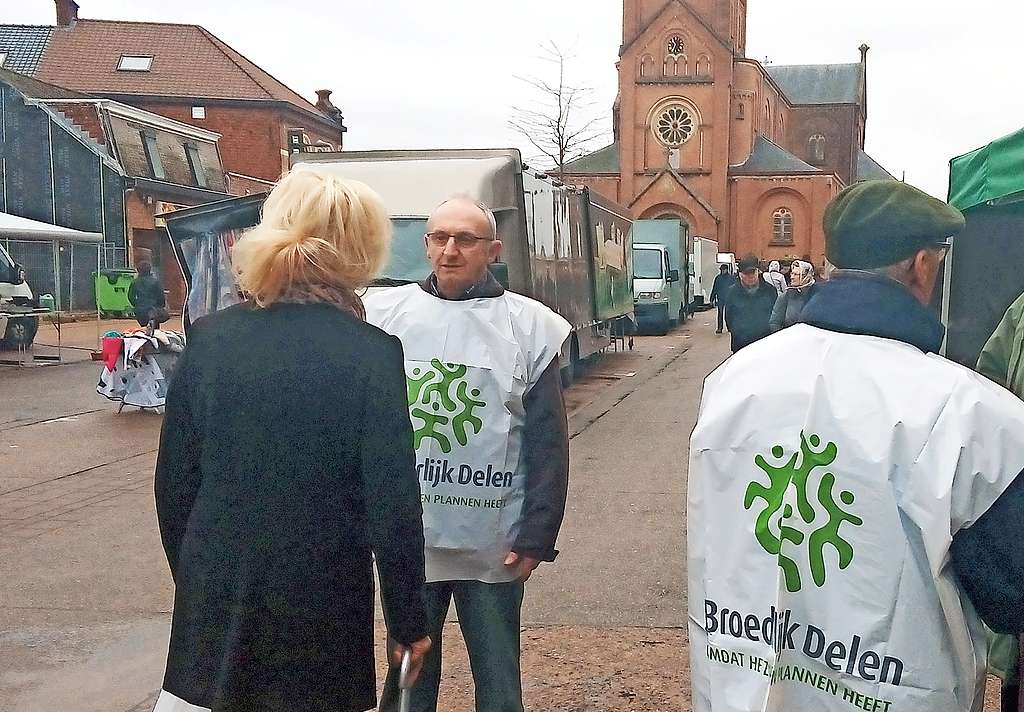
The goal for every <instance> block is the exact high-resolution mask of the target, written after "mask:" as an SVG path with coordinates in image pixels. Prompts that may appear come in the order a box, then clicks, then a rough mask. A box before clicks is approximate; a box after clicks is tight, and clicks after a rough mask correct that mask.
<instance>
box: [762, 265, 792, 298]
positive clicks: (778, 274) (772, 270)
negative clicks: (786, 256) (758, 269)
mask: <svg viewBox="0 0 1024 712" xmlns="http://www.w3.org/2000/svg"><path fill="white" fill-rule="evenodd" d="M764 281H765V282H767V283H768V284H770V285H772V286H773V287H775V291H776V292H778V293H779V294H782V293H783V292H785V291H786V289H787V287H788V286H787V284H786V276H785V275H784V274H782V265H780V264H779V261H778V260H772V261H771V263H769V265H768V271H767V272H765V273H764Z"/></svg>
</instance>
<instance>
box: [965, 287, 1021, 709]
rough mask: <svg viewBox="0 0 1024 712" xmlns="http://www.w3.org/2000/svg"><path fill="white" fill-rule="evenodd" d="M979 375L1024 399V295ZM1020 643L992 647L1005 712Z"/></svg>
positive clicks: (1015, 680)
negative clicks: (1001, 682)
mask: <svg viewBox="0 0 1024 712" xmlns="http://www.w3.org/2000/svg"><path fill="white" fill-rule="evenodd" d="M977 370H978V373H980V374H982V375H983V376H986V377H987V378H989V379H990V380H992V381H995V382H996V383H998V384H999V385H1000V386H1002V387H1003V388H1007V389H1009V390H1010V391H1011V392H1012V393H1013V394H1014V395H1015V396H1017V397H1018V398H1021V399H1024V294H1022V295H1021V296H1020V297H1018V298H1017V300H1016V301H1015V302H1014V303H1013V304H1011V305H1010V308H1009V309H1007V310H1006V314H1004V315H1003V318H1002V320H1000V322H999V325H998V326H997V327H996V330H995V331H994V332H993V333H992V336H991V338H989V340H988V342H987V343H986V344H985V346H984V348H982V350H981V355H980V356H978V366H977ZM1019 661H1020V656H1019V644H1018V641H1017V639H1016V638H1014V637H1012V636H1009V635H996V636H994V637H993V639H992V640H991V641H990V645H989V670H991V671H992V672H994V673H995V674H996V675H998V676H999V677H1000V678H1001V679H1002V681H1003V685H1002V712H1016V711H1017V710H1018V709H1019V707H1018V705H1019V697H1020V670H1019Z"/></svg>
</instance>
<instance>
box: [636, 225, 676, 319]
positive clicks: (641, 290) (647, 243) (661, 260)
mask: <svg viewBox="0 0 1024 712" xmlns="http://www.w3.org/2000/svg"><path fill="white" fill-rule="evenodd" d="M686 241H687V230H686V226H685V225H684V224H683V223H682V222H680V221H679V220H637V221H636V222H634V223H633V313H634V314H635V316H636V320H637V326H638V327H639V328H640V329H641V330H645V331H652V332H653V333H656V334H667V333H668V331H669V329H671V328H672V327H673V326H675V325H676V324H678V323H679V322H680V321H682V320H683V319H685V318H686V305H687V304H688V303H689V289H687V287H688V283H687V281H686V280H684V279H683V278H682V275H685V274H686V272H687V265H686V257H687V255H688V251H687V246H686Z"/></svg>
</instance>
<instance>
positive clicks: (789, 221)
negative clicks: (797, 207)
mask: <svg viewBox="0 0 1024 712" xmlns="http://www.w3.org/2000/svg"><path fill="white" fill-rule="evenodd" d="M771 244H772V245H792V244H793V211H791V210H790V209H789V208H779V209H778V210H776V211H775V212H774V213H773V214H772V241H771Z"/></svg>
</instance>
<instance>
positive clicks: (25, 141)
mask: <svg viewBox="0 0 1024 712" xmlns="http://www.w3.org/2000/svg"><path fill="white" fill-rule="evenodd" d="M0 99H2V101H0V135H2V136H3V137H4V142H3V148H4V151H3V157H2V162H0V173H2V177H3V178H4V185H5V186H6V187H7V190H5V191H4V193H3V201H2V203H0V204H2V206H3V207H2V209H4V211H5V212H9V213H12V214H14V215H19V216H21V217H27V218H31V219H36V220H44V221H46V222H52V223H54V224H57V225H62V226H64V227H71V228H75V229H80V230H88V231H93V232H102V233H103V235H104V248H105V249H104V255H103V265H102V266H104V267H124V266H126V265H127V264H129V263H131V264H135V263H136V262H138V261H139V260H140V259H146V260H148V261H150V262H152V263H153V265H154V268H155V270H156V271H157V273H158V274H160V275H161V277H162V281H163V283H164V288H165V289H167V290H168V292H169V295H168V301H169V306H170V307H171V308H172V309H174V310H178V309H180V308H181V305H182V304H183V302H184V299H185V285H184V282H183V280H182V277H181V271H180V270H179V269H178V267H177V264H176V262H175V260H174V255H173V253H172V252H171V246H170V242H169V240H168V237H167V232H166V230H164V229H163V227H162V225H161V224H160V223H159V221H158V220H157V218H156V217H155V216H156V215H158V214H160V213H162V212H169V211H171V210H174V209H176V208H178V207H183V206H188V205H200V204H202V203H207V202H210V201H213V200H220V199H224V198H227V197H228V194H227V178H226V176H225V172H224V167H223V165H222V163H221V158H220V152H219V149H218V145H217V142H218V139H219V138H220V135H219V134H217V133H214V132H211V131H208V130H206V129H200V128H198V127H195V126H191V125H189V124H185V123H182V122H179V121H174V120H173V119H168V118H167V117H165V116H161V115H159V114H154V113H152V112H148V111H144V110H142V109H139V108H137V107H134V106H129V105H127V104H122V103H120V102H116V101H113V100H110V99H96V98H93V97H89V96H86V95H84V94H81V93H79V92H75V91H71V90H68V89H65V88H62V87H58V86H54V85H51V84H47V83H45V82H41V81H39V80H37V79H32V78H29V77H25V76H23V75H21V74H18V73H16V72H10V71H7V70H3V69H0ZM68 268H69V269H73V266H70V265H69V267H68ZM75 279H76V282H75V284H74V285H73V286H74V287H75V289H77V290H78V292H79V294H78V296H79V302H81V301H83V294H88V293H89V291H90V288H89V287H88V286H87V284H88V275H83V274H76V275H75ZM83 289H84V290H85V292H84V293H83V292H82V290H83ZM72 291H75V290H72Z"/></svg>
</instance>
